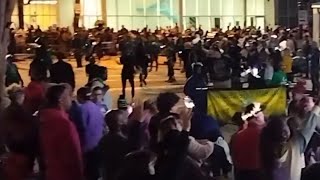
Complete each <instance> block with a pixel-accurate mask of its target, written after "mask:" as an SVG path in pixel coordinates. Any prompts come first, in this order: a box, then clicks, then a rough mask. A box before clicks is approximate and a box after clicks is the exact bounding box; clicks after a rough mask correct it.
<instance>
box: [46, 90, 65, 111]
mask: <svg viewBox="0 0 320 180" xmlns="http://www.w3.org/2000/svg"><path fill="white" fill-rule="evenodd" d="M66 89H67V87H66V86H64V85H54V86H51V87H50V88H49V89H48V91H47V93H46V100H47V106H49V107H58V106H59V100H60V97H61V95H62V94H63V92H64V91H65V90H66Z"/></svg>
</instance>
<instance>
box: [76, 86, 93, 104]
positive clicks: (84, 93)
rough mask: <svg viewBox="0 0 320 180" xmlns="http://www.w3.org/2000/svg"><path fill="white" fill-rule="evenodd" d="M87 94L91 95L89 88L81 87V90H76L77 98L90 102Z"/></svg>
mask: <svg viewBox="0 0 320 180" xmlns="http://www.w3.org/2000/svg"><path fill="white" fill-rule="evenodd" d="M89 94H91V91H90V88H88V87H82V88H80V89H78V91H77V96H78V98H80V99H82V100H85V101H88V100H90V95H89Z"/></svg>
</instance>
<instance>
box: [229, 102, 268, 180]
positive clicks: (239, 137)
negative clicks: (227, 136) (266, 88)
mask: <svg viewBox="0 0 320 180" xmlns="http://www.w3.org/2000/svg"><path fill="white" fill-rule="evenodd" d="M241 118H242V119H243V120H245V121H247V122H248V126H247V128H246V129H243V130H241V131H238V132H237V133H236V134H235V135H233V137H232V144H231V146H230V148H231V152H232V159H233V163H234V168H235V170H234V174H235V179H236V180H260V179H263V169H262V164H261V158H260V151H261V149H260V134H261V132H262V129H263V127H264V125H265V121H264V114H263V111H262V109H261V105H260V104H259V103H253V104H250V105H248V106H247V107H246V110H245V112H244V114H243V115H242V116H241Z"/></svg>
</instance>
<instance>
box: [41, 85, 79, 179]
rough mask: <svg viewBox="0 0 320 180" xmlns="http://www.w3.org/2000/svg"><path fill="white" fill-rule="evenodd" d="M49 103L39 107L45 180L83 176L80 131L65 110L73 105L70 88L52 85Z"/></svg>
mask: <svg viewBox="0 0 320 180" xmlns="http://www.w3.org/2000/svg"><path fill="white" fill-rule="evenodd" d="M46 99H47V104H46V106H45V107H44V108H43V109H41V110H40V112H39V118H40V121H41V124H40V130H39V138H40V149H41V155H42V157H41V160H42V162H43V165H44V167H43V169H44V176H45V179H46V180H57V179H61V180H70V179H80V180H83V179H84V176H83V175H84V174H83V161H82V160H83V159H82V153H81V146H80V140H79V136H78V134H77V130H76V128H75V126H74V124H73V123H72V122H71V120H70V119H69V118H68V115H67V113H66V111H67V110H69V108H70V106H71V90H70V89H68V88H66V87H65V86H63V85H56V86H52V87H50V88H49V89H48V92H47V93H46Z"/></svg>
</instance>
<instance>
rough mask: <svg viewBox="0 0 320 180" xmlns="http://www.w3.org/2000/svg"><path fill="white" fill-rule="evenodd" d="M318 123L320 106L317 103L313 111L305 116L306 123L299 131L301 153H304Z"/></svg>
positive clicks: (319, 120)
mask: <svg viewBox="0 0 320 180" xmlns="http://www.w3.org/2000/svg"><path fill="white" fill-rule="evenodd" d="M319 122H320V106H319V101H318V102H317V103H316V105H315V106H314V108H313V110H312V111H311V112H310V113H309V114H308V115H307V118H306V121H305V122H304V123H303V124H302V128H301V130H300V131H299V133H300V134H301V138H299V143H300V150H301V152H304V151H305V149H306V147H307V145H308V143H309V142H310V139H311V137H312V135H313V133H314V132H315V129H316V127H317V125H318V123H319Z"/></svg>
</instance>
